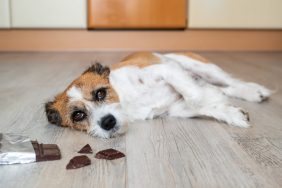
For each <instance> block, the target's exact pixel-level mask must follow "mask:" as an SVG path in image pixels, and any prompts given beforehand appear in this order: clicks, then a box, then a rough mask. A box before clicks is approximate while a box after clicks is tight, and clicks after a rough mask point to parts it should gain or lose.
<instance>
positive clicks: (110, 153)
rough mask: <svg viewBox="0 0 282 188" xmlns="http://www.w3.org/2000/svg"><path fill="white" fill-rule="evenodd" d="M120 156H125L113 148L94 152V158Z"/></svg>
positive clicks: (112, 158)
mask: <svg viewBox="0 0 282 188" xmlns="http://www.w3.org/2000/svg"><path fill="white" fill-rule="evenodd" d="M121 157H125V155H124V154H123V153H122V152H120V151H118V150H115V149H106V150H102V151H99V152H98V153H96V155H95V158H97V159H106V160H114V159H118V158H121Z"/></svg>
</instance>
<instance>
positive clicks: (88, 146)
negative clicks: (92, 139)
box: [77, 144, 93, 153]
mask: <svg viewBox="0 0 282 188" xmlns="http://www.w3.org/2000/svg"><path fill="white" fill-rule="evenodd" d="M77 153H93V151H92V148H91V147H90V145H89V144H86V145H85V146H84V147H83V148H81V150H79V152H77Z"/></svg>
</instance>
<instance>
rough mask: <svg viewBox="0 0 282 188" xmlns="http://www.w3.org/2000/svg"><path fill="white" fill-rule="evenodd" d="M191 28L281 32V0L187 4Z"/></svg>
mask: <svg viewBox="0 0 282 188" xmlns="http://www.w3.org/2000/svg"><path fill="white" fill-rule="evenodd" d="M188 1H189V5H188V20H189V23H188V26H189V27H191V28H282V0H188Z"/></svg>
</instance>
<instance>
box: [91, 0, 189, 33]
mask: <svg viewBox="0 0 282 188" xmlns="http://www.w3.org/2000/svg"><path fill="white" fill-rule="evenodd" d="M88 27H89V28H117V29H127V28H135V29H142V28H145V29H150V28H185V27H186V0H88Z"/></svg>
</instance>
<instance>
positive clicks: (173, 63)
mask: <svg viewBox="0 0 282 188" xmlns="http://www.w3.org/2000/svg"><path fill="white" fill-rule="evenodd" d="M270 94H271V91H270V90H268V89H266V88H265V87H263V86H261V85H258V84H255V83H246V82H243V81H240V80H237V79H234V78H232V77H231V76H230V75H229V74H227V73H226V72H224V71H223V70H222V69H220V68H219V67H218V66H216V65H214V64H211V63H209V61H208V60H206V59H204V58H203V57H201V56H199V55H197V54H193V53H169V54H163V55H162V54H158V53H135V54H132V55H130V56H128V57H126V58H125V59H124V60H122V61H121V62H120V63H117V64H114V65H112V67H111V69H110V68H108V67H105V66H102V65H101V64H98V63H97V64H94V65H92V66H91V67H90V68H88V69H87V70H86V71H85V72H84V73H83V74H82V75H81V76H80V77H78V78H77V79H76V80H74V81H73V82H72V83H71V84H70V85H69V86H68V87H67V89H66V90H65V91H64V92H63V93H60V94H59V95H57V96H56V97H55V100H54V101H52V102H48V103H46V106H45V108H46V115H47V118H48V121H49V122H50V123H52V124H56V125H59V126H64V127H73V128H75V129H80V130H86V131H87V132H88V133H89V134H90V135H93V136H98V137H102V138H110V137H113V136H116V135H119V134H122V133H124V132H125V130H126V125H127V124H128V123H129V122H133V121H135V120H147V119H153V118H156V117H160V116H173V117H187V118H191V117H199V116H207V117H212V118H214V119H217V120H219V121H223V122H226V123H227V124H229V125H233V126H238V127H249V117H248V113H247V112H246V111H244V110H243V109H241V108H238V107H235V106H232V105H230V104H229V103H228V101H227V99H226V96H228V97H236V98H240V99H243V100H247V101H251V102H261V101H263V100H265V99H266V98H268V97H269V96H270Z"/></svg>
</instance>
